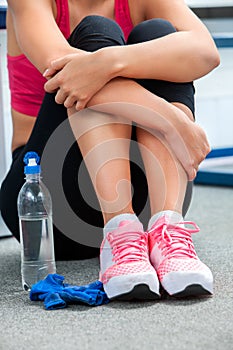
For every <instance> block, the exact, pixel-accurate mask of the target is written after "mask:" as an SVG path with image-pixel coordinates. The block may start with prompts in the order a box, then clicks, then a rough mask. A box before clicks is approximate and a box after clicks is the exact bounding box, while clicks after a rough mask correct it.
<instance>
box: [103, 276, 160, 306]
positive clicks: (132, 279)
mask: <svg viewBox="0 0 233 350" xmlns="http://www.w3.org/2000/svg"><path fill="white" fill-rule="evenodd" d="M159 287H160V285H159V280H158V277H157V275H156V274H152V273H151V274H145V273H141V274H140V273H139V274H130V275H124V276H116V277H112V278H111V279H110V280H109V282H108V283H106V284H104V291H105V293H106V294H107V296H108V298H109V299H120V300H132V299H141V300H146V299H151V300H152V299H159V298H160V292H159Z"/></svg>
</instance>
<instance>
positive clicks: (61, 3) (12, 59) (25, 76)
mask: <svg viewBox="0 0 233 350" xmlns="http://www.w3.org/2000/svg"><path fill="white" fill-rule="evenodd" d="M56 5H57V18H56V22H57V25H58V27H59V28H60V30H61V32H62V34H63V35H64V37H65V38H66V39H67V38H68V37H69V36H70V22H69V9H68V0H56ZM115 21H116V22H117V23H118V24H119V25H120V27H121V28H122V30H123V32H124V35H125V39H127V38H128V35H129V33H130V31H131V30H132V28H133V23H132V21H131V18H130V11H129V6H128V0H115ZM7 66H8V76H9V86H10V93H11V106H12V108H13V109H15V110H16V111H18V112H20V113H23V114H26V115H29V116H32V117H36V116H37V115H38V112H39V109H40V106H41V103H42V101H43V97H44V94H45V92H44V84H45V82H46V79H45V78H44V77H43V76H42V74H41V73H40V72H39V71H38V70H37V69H36V68H35V67H34V66H33V64H32V63H31V62H30V61H29V60H28V59H27V58H26V56H25V55H23V54H22V55H19V56H10V55H7Z"/></svg>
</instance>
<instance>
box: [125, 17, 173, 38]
mask: <svg viewBox="0 0 233 350" xmlns="http://www.w3.org/2000/svg"><path fill="white" fill-rule="evenodd" d="M174 32H176V29H175V27H174V26H173V25H172V24H171V23H170V22H169V21H167V20H165V19H161V18H154V19H149V20H147V21H144V22H141V23H139V24H138V25H136V26H135V27H134V28H133V29H132V31H131V33H130V35H129V38H128V42H127V43H128V44H136V43H140V42H144V41H148V40H153V39H158V38H161V37H163V36H165V35H168V34H171V33H174Z"/></svg>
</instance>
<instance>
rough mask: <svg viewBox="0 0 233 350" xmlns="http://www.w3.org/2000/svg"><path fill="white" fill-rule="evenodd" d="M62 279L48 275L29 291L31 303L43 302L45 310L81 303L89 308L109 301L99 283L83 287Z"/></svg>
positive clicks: (61, 277) (56, 275)
mask: <svg viewBox="0 0 233 350" xmlns="http://www.w3.org/2000/svg"><path fill="white" fill-rule="evenodd" d="M64 279H65V278H64V277H63V276H60V275H58V274H49V275H48V276H47V277H46V278H45V279H44V280H42V281H39V282H38V283H36V284H34V285H33V286H32V288H31V291H30V299H31V300H32V301H44V306H45V309H46V310H56V309H62V308H65V307H66V306H67V304H73V303H83V304H87V305H91V306H98V305H103V304H107V303H108V302H109V299H108V297H107V295H106V293H105V292H104V290H103V284H102V282H100V281H95V282H92V283H91V284H88V285H85V286H73V285H70V284H67V283H63V281H64Z"/></svg>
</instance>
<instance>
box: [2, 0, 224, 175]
mask: <svg viewBox="0 0 233 350" xmlns="http://www.w3.org/2000/svg"><path fill="white" fill-rule="evenodd" d="M8 5H9V10H10V11H11V15H12V17H13V20H14V27H15V32H16V33H17V42H18V45H19V46H20V48H21V50H22V52H23V53H24V54H25V55H26V56H27V57H28V58H29V60H31V62H32V63H33V64H34V65H35V66H36V67H37V68H38V69H39V70H40V72H41V73H44V76H45V77H47V78H48V82H47V83H46V84H45V90H46V91H47V92H53V91H56V102H57V103H60V104H64V105H65V107H67V108H71V107H73V106H76V109H77V110H80V109H83V108H85V107H86V106H87V104H88V102H89V101H90V100H91V99H92V98H94V97H95V95H96V94H97V93H98V92H101V91H102V90H104V88H105V87H107V85H108V83H110V82H112V81H114V80H115V78H118V77H122V78H126V80H128V78H129V79H130V78H150V79H162V80H170V81H175V82H185V81H191V80H195V79H198V78H200V77H201V76H203V75H206V74H207V73H208V72H210V71H211V70H213V69H214V68H215V67H216V66H217V65H218V64H219V55H218V52H217V49H216V47H215V45H214V42H213V40H212V38H211V36H210V34H209V32H208V31H207V29H206V28H205V26H204V25H203V24H202V23H201V21H200V20H199V19H198V18H197V17H196V16H195V15H194V14H193V13H192V12H191V11H190V10H189V9H188V7H187V6H186V5H185V3H184V1H183V0H172V1H171V0H147V1H144V0H139V1H138V6H140V8H141V10H142V12H143V13H144V18H143V19H144V20H146V19H150V18H154V17H159V18H164V19H167V20H169V21H170V22H171V23H172V24H173V25H174V26H175V28H176V29H177V32H176V33H173V34H170V35H167V36H165V37H162V38H159V39H156V40H151V41H149V42H145V43H140V44H135V45H130V46H123V47H118V46H117V47H108V48H103V49H100V50H98V51H96V52H93V53H90V52H85V51H82V50H78V49H75V48H73V47H71V46H70V45H69V44H68V42H67V41H66V40H65V38H64V37H63V36H62V34H61V32H60V30H59V28H58V27H57V24H56V22H55V16H56V13H55V9H54V8H53V6H52V1H51V0H40V1H39V2H38V1H31V0H21V1H20V2H19V1H18V0H8ZM31 28H34V30H31ZM107 102H108V101H107ZM129 102H130V101H129ZM160 102H161V101H160ZM163 104H164V105H166V108H165V109H166V112H165V114H164V115H163V118H164V120H165V119H167V121H168V122H169V123H170V124H171V125H173V126H175V127H176V129H177V131H178V134H179V135H183V134H185V135H186V139H185V140H184V142H185V145H186V147H187V149H188V151H189V152H190V160H191V161H190V163H189V166H188V167H187V166H186V165H185V164H183V163H182V160H180V161H181V163H182V165H183V166H184V167H185V169H186V171H187V173H188V175H189V178H190V179H192V178H193V171H191V170H190V169H191V168H192V170H193V168H194V167H195V168H197V166H198V164H199V163H200V162H201V161H202V160H203V158H204V157H205V155H206V154H207V153H208V152H209V146H208V142H207V139H206V136H205V133H204V132H203V131H202V130H201V128H200V127H198V126H197V125H196V124H194V123H193V122H191V121H190V120H188V118H186V120H185V119H184V116H185V115H184V113H182V112H181V111H180V113H178V111H177V110H174V108H173V107H174V106H172V105H171V104H169V103H167V102H166V101H163ZM160 128H161V130H160V131H161V132H162V133H164V135H168V134H167V133H168V130H171V129H167V128H166V127H165V125H164V129H163V125H160ZM169 135H170V136H169V138H167V139H168V142H169V140H170V145H171V147H172V148H173V149H174V152H175V154H177V156H178V150H177V149H176V141H175V140H174V139H173V138H174V137H172V132H171V131H170V134H169ZM189 135H190V140H191V139H192V141H189V138H188V136H189ZM191 136H192V137H191ZM191 142H192V143H194V145H195V143H196V144H197V145H198V147H196V149H195V147H193V144H192V145H191Z"/></svg>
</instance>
